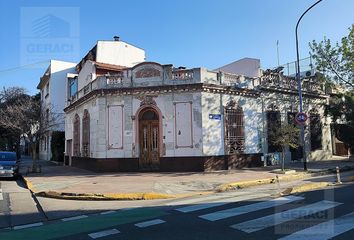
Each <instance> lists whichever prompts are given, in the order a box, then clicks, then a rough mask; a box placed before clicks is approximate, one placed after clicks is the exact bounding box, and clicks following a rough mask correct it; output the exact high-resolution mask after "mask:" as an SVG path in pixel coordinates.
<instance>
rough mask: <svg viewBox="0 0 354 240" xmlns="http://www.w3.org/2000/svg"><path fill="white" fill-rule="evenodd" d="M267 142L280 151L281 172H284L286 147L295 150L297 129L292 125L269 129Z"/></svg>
mask: <svg viewBox="0 0 354 240" xmlns="http://www.w3.org/2000/svg"><path fill="white" fill-rule="evenodd" d="M268 136H269V137H268V138H269V142H271V143H272V144H273V145H274V146H276V147H279V148H281V150H282V165H281V169H282V171H284V170H285V152H286V149H287V148H288V147H292V148H297V147H298V142H299V128H298V127H297V126H295V125H293V124H287V125H281V126H280V127H274V128H271V129H270V132H269V133H268Z"/></svg>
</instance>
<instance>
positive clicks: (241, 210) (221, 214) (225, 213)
mask: <svg viewBox="0 0 354 240" xmlns="http://www.w3.org/2000/svg"><path fill="white" fill-rule="evenodd" d="M302 199H304V198H303V197H298V196H288V197H280V198H276V199H272V200H269V201H264V202H258V203H253V204H249V205H245V206H241V207H236V208H230V209H226V210H222V211H217V212H213V213H209V214H205V215H201V216H199V217H200V218H203V219H206V220H209V221H217V220H221V219H225V218H229V217H234V216H238V215H242V214H246V213H250V212H255V211H259V210H262V209H266V208H271V207H276V206H279V205H283V204H287V203H291V202H294V201H299V200H302Z"/></svg>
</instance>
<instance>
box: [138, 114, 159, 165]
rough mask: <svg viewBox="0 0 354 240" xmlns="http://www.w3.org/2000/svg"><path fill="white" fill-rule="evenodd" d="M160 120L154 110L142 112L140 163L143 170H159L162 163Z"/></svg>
mask: <svg viewBox="0 0 354 240" xmlns="http://www.w3.org/2000/svg"><path fill="white" fill-rule="evenodd" d="M159 142H160V133H159V120H158V116H157V114H156V113H155V112H154V111H153V110H147V111H145V112H143V113H142V114H141V118H140V120H139V146H140V156H139V165H140V169H141V170H158V169H159V164H160V148H159Z"/></svg>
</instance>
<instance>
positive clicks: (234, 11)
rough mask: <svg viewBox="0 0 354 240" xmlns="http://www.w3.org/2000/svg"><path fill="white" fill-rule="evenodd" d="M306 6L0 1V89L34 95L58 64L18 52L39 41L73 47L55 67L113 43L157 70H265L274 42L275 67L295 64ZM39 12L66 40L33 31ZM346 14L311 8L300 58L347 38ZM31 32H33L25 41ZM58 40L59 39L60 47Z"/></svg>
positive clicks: (260, 1) (339, 2) (345, 5)
mask: <svg viewBox="0 0 354 240" xmlns="http://www.w3.org/2000/svg"><path fill="white" fill-rule="evenodd" d="M314 2H315V0H313V1H312V0H311V1H310V0H296V1H295V0H292V1H291V0H213V1H212V0H174V1H172V0H146V1H143V0H129V1H120V0H100V1H98V0H97V1H90V0H76V1H73V0H71V1H68V0H51V1H45V0H42V1H39V0H24V1H17V0H0V9H1V12H2V13H1V16H0V27H1V31H0V42H1V46H0V56H1V58H0V87H3V86H5V87H9V86H23V87H25V88H26V89H27V90H28V92H29V93H31V94H33V93H35V92H36V86H37V83H38V81H39V77H40V76H41V75H42V74H43V73H44V71H45V69H46V67H47V65H48V60H49V59H52V58H58V56H57V55H54V54H52V53H51V52H50V51H49V53H45V54H42V55H41V54H38V51H37V50H35V51H34V52H35V57H33V59H32V56H31V52H33V51H31V50H30V49H27V50H26V51H25V50H24V48H23V45H24V44H27V43H28V42H31V41H32V42H33V41H39V42H42V41H43V34H44V35H45V34H49V36H50V38H49V40H48V38H44V42H45V41H49V42H50V43H51V44H52V45H53V42H54V43H63V42H67V41H68V42H69V43H71V44H72V45H73V46H74V50H73V51H72V52H71V53H70V52H69V54H66V55H65V54H63V56H60V59H58V60H66V61H73V62H78V61H79V60H80V59H81V58H82V57H83V56H84V55H85V53H86V52H87V51H88V50H89V49H90V48H92V47H93V46H94V44H95V42H96V41H97V40H105V39H112V37H113V36H114V35H118V36H120V37H121V39H122V40H123V41H126V42H129V43H131V44H133V45H136V46H139V47H141V48H143V49H145V51H146V55H147V60H149V61H157V62H160V63H163V64H167V63H172V64H174V65H175V66H186V67H199V66H203V67H207V68H210V69H214V68H217V67H219V66H222V65H224V64H227V63H229V62H232V61H234V60H237V59H240V58H243V57H254V58H260V59H261V64H262V68H273V67H276V65H277V51H276V42H277V40H278V41H279V53H280V63H286V62H291V61H294V60H295V56H296V55H295V34H294V31H295V24H296V21H297V19H298V18H299V16H300V15H301V14H302V12H303V11H304V10H305V9H306V8H307V7H309V6H310V5H311V4H312V3H314ZM43 12H45V14H46V15H45V16H47V15H52V16H53V15H54V16H57V17H59V18H61V19H64V24H65V22H66V23H67V25H69V28H68V29H70V32H69V33H63V29H64V30H65V29H67V28H65V27H64V28H63V27H61V25H60V26H59V27H52V28H51V29H50V32H49V33H48V32H45V31H44V30H43V29H42V30H41V29H40V27H41V26H42V25H38V24H37V25H35V24H36V21H38V19H40V20H41V19H42V17H43ZM353 12H354V1H353V0H323V1H322V2H321V3H320V4H319V5H317V6H316V7H315V8H313V9H312V10H311V11H310V12H309V13H308V14H307V15H306V16H305V17H304V19H303V20H302V22H301V25H300V28H299V35H300V38H299V39H300V57H301V58H303V57H307V56H308V52H309V48H308V42H310V41H312V40H313V39H315V40H321V39H323V37H324V36H327V37H328V38H330V39H332V40H334V41H337V40H340V39H341V37H343V36H345V35H347V33H348V28H349V27H350V25H351V24H352V23H354V14H353ZM42 20H43V19H42ZM43 21H45V20H43ZM36 26H37V30H38V28H39V32H37V33H36V35H31V31H32V33H33V31H34V30H33V29H34V28H33V27H36ZM52 26H53V25H52ZM54 26H56V25H55V24H54ZM60 34H64V36H65V37H66V38H65V39H64V40H63V39H60V36H61V35H60ZM56 37H58V38H56ZM36 54H37V55H36ZM31 61H32V62H31ZM38 62H39V63H38ZM32 63H34V64H32ZM29 64H30V66H27V65H29ZM24 65H25V67H23V66H24ZM21 66H22V67H21Z"/></svg>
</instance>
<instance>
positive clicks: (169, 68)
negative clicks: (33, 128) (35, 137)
mask: <svg viewBox="0 0 354 240" xmlns="http://www.w3.org/2000/svg"><path fill="white" fill-rule="evenodd" d="M121 44H123V45H126V46H128V47H130V48H132V49H133V50H132V52H133V53H136V52H137V51H138V53H139V54H137V55H136V56H135V57H131V56H130V58H129V60H128V62H127V61H126V60H119V61H117V62H114V61H113V60H114V59H118V58H120V59H127V58H123V57H122V56H119V57H118V56H117V58H115V57H114V56H112V55H111V54H109V52H112V53H114V54H118V55H119V54H120V53H119V51H114V49H113V50H112V51H107V48H108V47H112V48H116V47H121V46H120V45H121ZM102 45H104V42H103V43H102V41H101V42H100V41H99V42H98V44H97V45H96V46H95V47H94V48H93V49H92V50H91V51H90V52H89V53H88V54H87V55H86V56H85V57H84V58H83V60H82V61H81V62H80V63H79V64H78V65H77V67H76V70H77V73H76V74H68V79H67V80H68V81H67V82H68V85H67V89H68V90H67V97H66V99H67V103H66V107H65V133H66V152H65V154H66V163H67V164H68V165H71V166H77V167H82V168H87V169H91V170H94V171H98V172H99V171H150V170H156V171H209V170H220V169H233V168H241V167H245V166H247V167H252V166H263V165H264V164H265V161H266V157H267V156H268V155H269V154H270V153H274V152H276V151H277V149H276V147H274V146H272V145H271V144H269V143H268V140H267V129H269V127H270V125H272V124H293V123H294V122H293V117H294V114H296V111H297V91H296V89H294V80H293V79H292V78H290V77H286V76H283V75H282V74H281V73H278V72H272V71H271V72H265V73H264V74H262V75H261V77H246V76H242V75H237V74H234V73H233V74H231V73H226V72H222V71H220V70H219V71H211V70H208V69H205V68H192V69H185V68H175V67H173V65H170V64H168V65H162V64H159V63H156V62H146V61H145V56H144V54H141V53H140V52H139V50H137V49H135V47H134V46H131V45H129V44H127V43H124V42H121V41H119V42H117V43H116V45H117V46H114V44H112V43H109V45H105V46H104V48H102ZM100 46H101V48H100ZM102 49H104V51H103V50H102ZM125 51H126V52H124V53H123V54H128V55H129V51H128V50H125ZM103 52H105V54H108V55H110V56H109V57H107V59H108V60H110V61H108V60H107V61H106V60H105V59H103V58H102V55H103V54H102V53H103ZM99 57H100V59H99ZM112 59H113V60H112ZM98 60H99V61H98ZM112 61H113V62H112ZM124 61H126V62H124ZM306 81H307V82H306ZM306 81H304V90H305V91H304V99H305V106H304V109H305V111H306V112H309V113H310V121H309V123H308V124H307V127H306V138H307V142H308V143H309V144H308V145H306V146H305V148H306V151H307V153H308V155H309V157H310V159H311V160H315V159H325V158H327V157H328V156H329V155H330V153H331V137H330V130H329V127H328V126H327V125H326V123H327V121H328V119H326V118H324V117H323V110H322V103H323V102H326V101H327V96H326V95H325V93H324V91H323V89H322V88H321V86H315V82H313V81H312V80H311V79H310V78H309V79H308V80H306ZM305 83H306V84H307V85H308V87H306V84H305ZM300 153H301V151H299V149H289V150H288V151H287V159H288V161H291V160H299V159H301V157H302V156H301V154H300Z"/></svg>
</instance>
